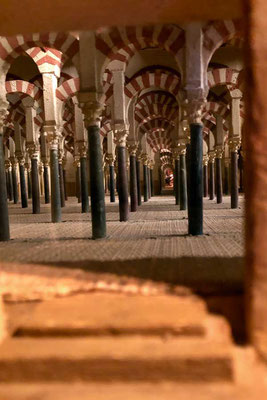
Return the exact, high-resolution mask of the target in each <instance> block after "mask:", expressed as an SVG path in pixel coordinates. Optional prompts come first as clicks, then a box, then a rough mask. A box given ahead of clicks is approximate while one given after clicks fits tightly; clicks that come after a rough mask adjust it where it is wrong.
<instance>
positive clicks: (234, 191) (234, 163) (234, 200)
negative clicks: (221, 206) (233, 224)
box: [231, 151, 238, 208]
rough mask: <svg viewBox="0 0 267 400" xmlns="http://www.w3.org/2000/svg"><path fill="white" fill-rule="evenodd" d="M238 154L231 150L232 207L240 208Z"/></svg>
mask: <svg viewBox="0 0 267 400" xmlns="http://www.w3.org/2000/svg"><path fill="white" fill-rule="evenodd" d="M237 163H238V154H237V151H231V208H238V164H237Z"/></svg>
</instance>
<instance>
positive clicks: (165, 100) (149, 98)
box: [135, 91, 178, 109]
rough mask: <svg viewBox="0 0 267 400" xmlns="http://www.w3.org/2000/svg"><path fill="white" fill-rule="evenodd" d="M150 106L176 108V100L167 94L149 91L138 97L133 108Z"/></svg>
mask: <svg viewBox="0 0 267 400" xmlns="http://www.w3.org/2000/svg"><path fill="white" fill-rule="evenodd" d="M152 104H160V105H162V106H164V105H167V106H170V107H178V103H177V100H176V98H175V97H174V96H173V95H171V94H170V93H169V92H164V91H151V92H147V93H144V94H143V95H142V96H140V97H138V99H137V102H136V105H135V108H136V109H138V108H140V109H141V108H143V107H149V106H151V105H152Z"/></svg>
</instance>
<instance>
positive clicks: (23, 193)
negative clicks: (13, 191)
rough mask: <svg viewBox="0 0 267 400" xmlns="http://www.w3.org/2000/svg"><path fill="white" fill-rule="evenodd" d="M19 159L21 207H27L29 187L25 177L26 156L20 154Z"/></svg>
mask: <svg viewBox="0 0 267 400" xmlns="http://www.w3.org/2000/svg"><path fill="white" fill-rule="evenodd" d="M18 161H19V177H20V196H21V207H22V208H27V207H28V198H27V188H26V179H25V167H24V162H25V160H24V157H23V156H22V155H20V156H18Z"/></svg>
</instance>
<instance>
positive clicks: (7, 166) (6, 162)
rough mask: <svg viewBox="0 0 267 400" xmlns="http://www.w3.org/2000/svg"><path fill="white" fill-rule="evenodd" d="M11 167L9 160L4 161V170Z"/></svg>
mask: <svg viewBox="0 0 267 400" xmlns="http://www.w3.org/2000/svg"><path fill="white" fill-rule="evenodd" d="M10 167H11V162H10V161H9V160H5V168H6V169H9V168H10Z"/></svg>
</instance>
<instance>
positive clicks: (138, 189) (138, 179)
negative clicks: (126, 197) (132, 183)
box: [136, 160, 142, 206]
mask: <svg viewBox="0 0 267 400" xmlns="http://www.w3.org/2000/svg"><path fill="white" fill-rule="evenodd" d="M140 169H141V162H140V160H136V184H137V202H138V205H139V206H141V204H142V196H141V179H140V174H141V171H140Z"/></svg>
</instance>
